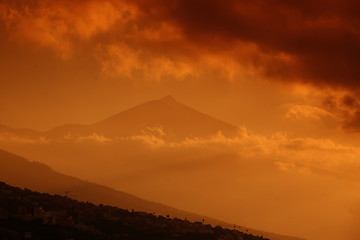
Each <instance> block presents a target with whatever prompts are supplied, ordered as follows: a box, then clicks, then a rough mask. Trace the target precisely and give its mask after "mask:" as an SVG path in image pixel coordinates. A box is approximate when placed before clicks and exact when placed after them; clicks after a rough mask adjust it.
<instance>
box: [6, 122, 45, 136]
mask: <svg viewBox="0 0 360 240" xmlns="http://www.w3.org/2000/svg"><path fill="white" fill-rule="evenodd" d="M0 134H2V135H6V134H9V135H13V136H17V137H24V138H37V137H40V136H42V135H44V134H43V133H41V132H38V131H35V130H32V129H28V128H11V127H8V126H5V125H3V124H0Z"/></svg>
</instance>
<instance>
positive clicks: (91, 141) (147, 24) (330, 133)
mask: <svg viewBox="0 0 360 240" xmlns="http://www.w3.org/2000/svg"><path fill="white" fill-rule="evenodd" d="M359 11H360V3H359V2H358V1H353V0H345V1H341V2H339V1H332V0H330V1H329V0H327V1H325V0H319V1H316V2H314V1H308V0H305V1H301V2H295V1H281V0H273V1H263V0H255V1H251V2H249V1H235V0H228V1H220V0H219V1H218V0H207V1H205V0H178V1H164V0H136V1H128V0H117V1H115V0H114V1H112V0H104V1H100V0H99V1H97V0H72V1H70V0H65V1H47V0H31V1H24V0H2V1H0V86H1V87H0V96H1V97H0V149H3V150H6V151H9V152H11V153H15V154H18V155H20V156H23V157H26V158H27V159H30V160H33V161H38V162H42V163H45V164H47V165H48V166H50V167H52V168H53V169H54V170H56V171H58V172H61V173H64V174H68V175H71V176H75V177H79V178H81V179H83V180H88V181H92V182H95V183H99V184H103V185H105V186H109V187H113V188H115V189H117V190H121V191H125V192H127V193H131V194H135V195H137V196H139V197H142V198H145V199H147V200H151V201H156V202H160V203H163V204H166V205H169V206H172V207H176V208H179V209H183V210H186V211H189V212H193V213H198V214H203V215H206V216H209V217H212V218H216V219H219V220H222V221H226V222H229V223H232V224H233V223H234V224H238V225H242V226H247V227H251V228H256V229H260V230H264V231H269V232H276V233H281V234H287V235H293V236H298V237H302V238H306V239H308V240H325V239H326V240H338V239H343V240H358V239H359V237H360V232H359V230H358V229H359V228H358V226H359V224H360V191H359V190H360V177H359V176H360V175H359V174H360V97H359V96H360V95H359V93H360V92H359V90H360V85H359V77H360V70H359V69H360V68H359V67H358V62H359V57H360V29H359V26H360V25H359V23H360V17H359V14H358V12H359ZM19 177H20V178H21V176H19Z"/></svg>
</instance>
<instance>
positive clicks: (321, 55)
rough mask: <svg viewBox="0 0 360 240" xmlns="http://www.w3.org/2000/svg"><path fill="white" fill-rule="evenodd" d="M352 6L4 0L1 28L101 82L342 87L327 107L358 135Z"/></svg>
mask: <svg viewBox="0 0 360 240" xmlns="http://www.w3.org/2000/svg"><path fill="white" fill-rule="evenodd" d="M359 11H360V3H358V1H355V0H345V1H341V2H340V1H334V0H331V1H325V0H320V1H316V2H314V1H310V0H305V1H301V2H297V1H284V0H273V1H265V0H255V1H235V0H227V1H220V0H177V1H172V2H169V1H164V0H136V1H129V0H121V1H115V0H105V1H96V0H74V1H69V0H66V1H61V2H54V1H46V0H31V1H23V0H13V1H10V0H4V1H2V2H1V3H0V30H1V31H2V34H3V40H4V39H6V41H9V42H15V43H17V44H22V45H25V46H30V47H31V48H33V46H36V47H40V48H45V49H50V50H51V51H53V52H55V54H56V55H57V56H59V57H60V58H61V59H63V60H69V59H72V60H73V61H74V62H78V60H83V59H84V58H90V59H91V60H89V59H87V60H86V61H85V62H90V61H92V62H96V64H97V65H98V66H97V67H98V71H99V73H98V74H99V75H100V76H101V78H104V79H109V78H110V79H115V80H117V81H127V82H135V84H139V85H141V83H142V82H146V83H149V82H150V83H153V84H159V83H163V82H167V83H168V82H175V84H177V83H178V82H179V81H184V80H186V81H187V82H190V83H191V82H200V83H201V84H199V85H201V86H207V85H211V84H213V85H216V84H217V83H218V82H223V84H228V83H229V82H239V81H244V80H247V81H254V80H258V79H262V80H268V81H269V82H274V81H275V82H280V83H288V84H293V83H302V84H308V85H312V86H315V87H316V88H318V89H321V88H327V89H328V88H329V89H335V90H337V91H343V92H347V94H348V96H350V97H349V98H344V99H343V100H341V101H337V100H336V101H337V105H340V104H342V105H343V106H344V107H346V108H347V109H348V110H350V112H348V111H339V110H340V109H339V108H336V109H333V110H335V112H332V111H330V110H329V109H327V111H329V113H330V114H333V115H336V117H337V118H341V119H342V121H340V122H341V124H342V125H343V126H344V128H345V129H348V130H350V131H355V132H358V131H360V130H359V129H360V117H359V115H360V114H359V112H360V107H359V104H358V102H359V101H360V99H359V97H358V96H359V92H360V85H359V77H360V68H359V67H358V66H357V65H358V64H357V63H358V60H359V56H360V28H359V25H360V17H359V14H358V12H359ZM80 62H81V61H80ZM83 67H85V66H83ZM86 67H89V66H86ZM91 67H92V69H96V68H93V66H91ZM341 96H342V95H341ZM338 98H339V96H336V99H338ZM327 103H330V100H329V101H327ZM309 110H310V109H307V110H304V108H302V109H301V110H300V108H297V110H296V111H297V112H296V114H297V115H299V113H300V111H302V114H308V113H309V114H310V112H309ZM312 110H314V109H312ZM305 111H307V113H305ZM315 112H316V111H315ZM315 112H314V111H312V113H314V114H315V115H316V114H320V113H319V112H316V113H315ZM292 114H293V116H294V114H295V112H293V113H292ZM317 116H318V115H317Z"/></svg>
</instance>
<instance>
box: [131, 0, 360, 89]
mask: <svg viewBox="0 0 360 240" xmlns="http://www.w3.org/2000/svg"><path fill="white" fill-rule="evenodd" d="M138 3H139V6H140V8H142V9H143V11H144V12H145V13H148V14H149V16H150V15H151V14H153V13H154V11H152V9H158V10H157V11H156V13H157V14H158V15H157V16H156V18H159V17H160V18H161V20H163V21H171V22H173V23H174V24H176V25H177V26H179V27H180V28H181V29H182V31H183V33H184V35H185V36H186V38H187V39H188V40H189V41H190V42H192V43H195V44H198V45H200V46H202V47H207V48H209V49H210V50H218V49H219V48H231V46H233V45H232V44H231V43H234V42H236V41H242V42H251V43H255V44H257V45H258V46H259V48H260V49H261V50H262V51H263V52H264V53H267V54H270V55H271V54H280V53H284V54H288V55H289V56H291V57H293V58H294V59H295V60H296V63H297V64H296V65H295V66H294V65H289V64H286V63H284V62H282V64H281V65H282V67H279V66H277V71H276V75H277V77H279V76H280V77H281V71H282V72H283V73H284V77H286V81H291V80H292V79H289V78H288V77H289V72H292V74H291V75H293V77H296V79H301V80H302V81H304V82H309V83H313V84H321V85H323V84H325V85H330V86H335V87H345V88H354V87H355V88H359V87H360V84H359V77H360V68H358V66H357V62H358V60H359V57H360V32H359V30H360V15H358V12H359V10H360V3H359V2H357V1H341V2H340V1H324V0H321V1H316V2H314V1H308V0H306V1H284V0H273V1H264V0H256V1H234V0H228V1H219V0H195V1H194V0H178V1H174V2H173V3H172V4H169V3H168V1H164V0H153V1H151V0H144V1H138ZM215 41H220V43H221V44H214V42H215ZM267 64H268V65H269V66H265V67H269V68H271V67H273V66H272V64H271V63H268V62H267ZM262 67H264V66H262ZM289 68H291V69H290V70H289ZM291 70H292V71H291ZM266 72H267V73H269V74H270V75H271V73H272V71H266Z"/></svg>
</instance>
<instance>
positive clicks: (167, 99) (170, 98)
mask: <svg viewBox="0 0 360 240" xmlns="http://www.w3.org/2000/svg"><path fill="white" fill-rule="evenodd" d="M160 101H165V102H177V101H176V100H175V98H173V96H171V95H166V96H165V97H163V98H161V99H160Z"/></svg>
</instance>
